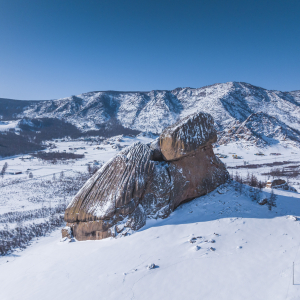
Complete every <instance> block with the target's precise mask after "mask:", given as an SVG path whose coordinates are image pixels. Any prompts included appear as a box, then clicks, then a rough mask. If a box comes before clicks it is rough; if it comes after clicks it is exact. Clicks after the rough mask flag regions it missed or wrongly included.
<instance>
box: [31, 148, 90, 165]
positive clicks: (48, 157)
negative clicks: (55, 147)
mask: <svg viewBox="0 0 300 300" xmlns="http://www.w3.org/2000/svg"><path fill="white" fill-rule="evenodd" d="M31 156H34V157H36V158H38V159H42V160H45V161H50V162H52V163H56V162H57V161H58V160H68V159H79V158H83V157H84V154H76V153H72V152H59V151H53V152H37V153H31Z"/></svg>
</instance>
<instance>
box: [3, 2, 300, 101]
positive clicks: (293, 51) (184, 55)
mask: <svg viewBox="0 0 300 300" xmlns="http://www.w3.org/2000/svg"><path fill="white" fill-rule="evenodd" d="M227 81H244V82H248V83H251V84H254V85H258V86H262V87H264V88H267V89H277V90H283V91H291V90H297V89H300V1H299V0H281V1H279V0H269V1H267V0H236V1H233V0H206V1H202V0H198V1H195V0H182V1H177V0H158V1H157V0H147V1H144V0H136V1H132V0H118V1H117V0H105V1H102V0H98V1H92V0H81V1H79V0H26V1H25V0H0V97H1V98H11V99H28V100H31V99H32V100H34V99H55V98H62V97H67V96H71V95H76V94H80V93H84V92H89V91H101V90H120V91H149V90H153V89H174V88H176V87H201V86H204V85H209V84H213V83H217V82H227Z"/></svg>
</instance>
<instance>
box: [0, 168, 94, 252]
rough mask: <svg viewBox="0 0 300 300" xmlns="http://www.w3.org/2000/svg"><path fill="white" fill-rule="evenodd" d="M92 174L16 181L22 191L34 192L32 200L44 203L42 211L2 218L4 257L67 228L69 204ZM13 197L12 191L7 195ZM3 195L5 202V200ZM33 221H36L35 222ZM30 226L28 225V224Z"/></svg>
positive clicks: (0, 233) (0, 240)
mask: <svg viewBox="0 0 300 300" xmlns="http://www.w3.org/2000/svg"><path fill="white" fill-rule="evenodd" d="M90 176H91V174H90V173H88V172H85V173H81V172H76V173H75V175H74V173H73V176H67V175H66V174H65V173H64V172H63V171H62V172H61V173H60V174H59V176H57V177H56V176H53V177H52V179H39V180H36V181H26V182H20V181H18V182H15V181H14V182H12V184H21V185H22V186H21V187H19V191H20V193H22V189H27V190H30V191H32V196H30V197H29V198H27V199H28V201H30V202H33V203H36V204H41V208H39V209H34V210H29V211H17V212H9V213H5V214H1V215H0V225H1V224H5V225H4V226H3V225H2V229H1V230H0V255H6V254H9V253H11V252H13V251H14V250H15V249H21V250H22V249H25V248H26V247H27V246H28V245H30V243H31V241H32V240H33V239H34V238H38V237H42V236H45V235H47V234H49V233H51V232H52V231H53V230H56V229H57V228H59V227H61V226H63V224H64V220H63V213H64V211H65V208H66V204H67V203H68V202H69V201H70V200H71V199H72V197H74V195H75V194H76V193H77V192H78V190H79V189H80V188H81V187H82V185H83V184H84V183H85V182H86V181H87V180H88V179H89V178H90ZM7 197H8V199H9V198H10V197H11V192H9V194H8V195H7ZM4 198H5V195H4V194H3V193H2V200H3V201H5V199H4ZM33 221H36V222H35V223H34V222H33ZM25 223H27V224H25Z"/></svg>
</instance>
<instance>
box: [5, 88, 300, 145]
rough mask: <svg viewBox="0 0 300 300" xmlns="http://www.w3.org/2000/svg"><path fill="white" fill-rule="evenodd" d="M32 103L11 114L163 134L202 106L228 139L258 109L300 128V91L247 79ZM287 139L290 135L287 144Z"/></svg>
mask: <svg viewBox="0 0 300 300" xmlns="http://www.w3.org/2000/svg"><path fill="white" fill-rule="evenodd" d="M12 101H17V100H12ZM19 101H22V100H19ZM27 103H28V105H25V104H24V105H21V107H19V108H18V109H17V108H16V112H15V113H14V114H11V115H12V116H14V118H16V119H22V118H24V117H26V118H58V119H63V120H65V121H66V122H69V123H71V124H73V125H75V126H76V127H78V128H79V129H80V130H81V131H88V130H97V129H98V128H99V127H101V126H103V124H105V123H106V122H108V121H109V120H111V119H116V120H117V121H118V122H119V123H120V124H121V125H122V126H124V127H125V128H130V129H134V130H140V131H144V132H146V131H149V132H153V133H161V132H162V130H163V129H164V128H166V127H167V126H169V125H171V124H173V123H175V122H177V121H178V120H180V119H182V118H184V117H186V116H188V115H190V114H192V113H196V112H199V111H203V112H205V113H210V114H211V115H212V116H213V118H214V120H215V127H216V129H217V131H218V133H219V142H221V141H222V140H223V141H224V140H225V139H222V138H223V137H224V136H225V135H227V136H228V130H230V128H232V127H233V126H237V125H239V124H241V123H243V122H244V121H245V120H246V119H247V118H248V117H249V116H250V115H252V114H256V113H258V112H262V113H264V114H266V115H268V116H270V117H273V118H275V119H276V120H277V121H278V122H281V123H283V124H284V126H285V125H286V126H288V127H289V128H292V129H293V130H297V131H300V91H299V90H296V91H292V92H281V91H276V90H267V89H264V88H261V87H257V86H254V85H251V84H249V83H245V82H227V83H216V84H213V85H209V86H204V87H201V88H190V87H185V88H176V89H173V90H152V91H150V92H147V91H135V92H131V91H123V92H122V91H94V92H87V93H83V94H80V95H76V96H75V95H73V96H70V97H66V98H62V99H57V100H41V101H38V100H37V101H34V102H33V101H29V102H27ZM2 106H3V105H2ZM0 108H1V99H0ZM0 115H2V110H0ZM258 116H259V115H258ZM5 118H7V116H2V119H5ZM287 130H288V129H287ZM276 139H278V137H277V138H276ZM241 140H243V139H241ZM281 142H283V141H281ZM287 142H289V138H287V140H286V141H285V142H284V143H287ZM262 144H265V143H262Z"/></svg>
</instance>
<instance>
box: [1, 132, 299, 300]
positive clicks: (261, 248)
mask: <svg viewBox="0 0 300 300" xmlns="http://www.w3.org/2000/svg"><path fill="white" fill-rule="evenodd" d="M136 140H137V139H133V138H123V142H120V144H123V145H126V144H131V143H133V142H135V141H136ZM150 140H151V139H149V138H146V137H140V141H144V142H148V141H150ZM82 143H83V142H61V143H57V145H58V149H59V150H60V151H62V150H64V149H68V148H69V147H75V146H79V145H81V146H82V145H84V146H85V147H86V150H80V151H79V150H78V151H77V152H76V153H81V152H82V153H83V152H88V154H86V157H85V158H84V159H82V160H78V161H76V162H74V164H73V165H54V166H53V165H43V164H41V163H39V162H38V161H36V162H33V161H32V162H29V161H28V162H27V161H25V162H23V161H21V160H19V158H18V157H14V160H12V158H8V159H6V160H3V161H1V162H0V164H3V163H4V162H5V161H7V162H8V164H9V166H11V168H18V169H22V170H26V169H27V168H32V169H33V173H34V178H35V177H38V176H45V175H47V174H48V176H52V175H51V174H52V173H54V172H57V173H58V174H59V172H60V170H63V169H65V170H67V169H69V170H70V169H71V170H70V172H73V171H76V170H85V169H86V165H85V164H86V163H87V162H89V161H93V160H94V159H98V160H103V161H107V160H108V159H110V158H111V157H112V156H113V155H115V154H116V153H117V152H116V150H115V149H113V148H112V147H111V145H106V146H103V147H104V148H105V149H106V150H96V149H95V147H96V146H95V145H94V146H89V145H88V144H82ZM94 149H95V150H94ZM56 150H57V149H56ZM214 151H215V152H219V153H224V154H227V155H228V158H226V159H223V161H224V162H225V163H226V164H227V166H235V165H242V164H243V162H244V161H249V163H257V164H263V163H266V162H272V161H290V162H295V161H300V155H299V153H297V149H294V148H283V147H281V148H280V147H277V148H268V149H266V151H265V154H266V155H265V156H262V157H258V156H255V155H254V154H255V153H256V152H257V151H258V149H256V148H255V147H251V145H249V147H248V149H245V148H244V147H240V146H239V145H237V144H231V145H228V146H221V147H218V148H216V149H214ZM272 152H280V153H281V154H282V155H281V156H278V157H272V156H270V155H269V154H270V153H272ZM291 152H293V153H291ZM232 153H236V154H237V155H239V156H242V159H238V160H237V159H233V158H232V156H231V155H232ZM39 164H40V165H39ZM269 169H270V168H268V167H266V168H265V169H264V168H262V169H257V170H256V169H255V170H253V171H254V172H256V173H255V174H256V175H258V177H259V176H260V178H261V179H265V178H264V176H261V175H260V173H261V172H263V171H266V170H269ZM239 171H241V172H245V174H244V175H246V169H245V170H239ZM250 171H252V170H250ZM229 172H230V173H231V169H229ZM234 172H235V170H234ZM9 176H10V177H11V178H13V175H9ZM20 176H24V179H25V177H26V176H25V174H23V175H20ZM4 180H6V179H4ZM298 183H299V178H296V179H293V180H292V185H293V186H294V187H295V188H297V189H298V187H299V186H298ZM1 190H2V194H1V196H2V199H4V198H3V197H7V198H5V199H6V201H5V202H0V204H1V205H0V209H1V211H0V213H4V212H8V211H14V210H21V209H23V210H26V209H32V208H34V204H32V203H30V202H26V197H24V195H23V196H22V193H21V194H18V193H17V189H16V186H15V187H14V190H13V189H12V188H11V189H9V187H8V186H7V187H4V188H1ZM13 192H15V193H14V194H13V197H11V198H9V195H12V193H13ZM269 193H270V190H269V189H264V190H263V192H262V196H266V197H268V196H269ZM275 193H276V194H277V195H278V200H277V208H274V209H273V210H272V211H271V212H270V211H269V210H268V208H267V207H266V206H260V205H258V204H257V203H255V202H253V201H251V199H250V194H251V192H250V188H249V187H245V188H244V192H243V194H242V195H240V192H239V190H235V187H234V185H232V184H229V185H225V186H223V187H220V188H218V189H217V190H215V191H214V192H212V193H210V194H208V195H206V196H203V197H200V198H197V199H194V200H193V201H191V202H189V203H186V204H183V205H181V206H180V207H179V208H178V209H176V210H175V211H174V212H173V213H172V214H171V216H170V217H169V218H167V219H165V220H150V219H149V220H148V221H147V224H146V226H145V227H143V228H142V229H141V230H140V231H138V232H136V233H134V234H132V235H131V236H127V237H123V238H117V239H113V238H108V239H105V240H101V241H86V242H71V243H68V242H60V238H61V234H60V230H57V231H56V232H54V233H52V234H51V235H50V236H49V237H44V238H41V239H39V240H35V241H34V242H33V243H32V245H31V246H29V247H28V248H27V249H26V250H24V251H15V252H14V253H13V254H11V255H9V256H5V257H1V258H0V282H1V285H0V286H1V288H0V299H5V300H6V299H9V300H14V299H15V300H19V299H26V300H27V299H30V300H40V299H43V300H44V299H45V300H47V299H59V300H60V299H74V300H77V299H209V300H211V299H218V300H219V299H234V300H235V299H236V300H240V299H249V300H250V299H251V300H253V299H264V300H266V299H272V300H274V299H278V300H279V299H299V297H300V296H299V295H300V249H299V246H300V235H299V230H300V225H299V224H300V223H299V220H297V221H294V220H293V219H292V218H290V217H289V216H290V215H292V216H296V217H300V194H298V193H293V192H287V191H282V190H275ZM0 201H2V200H0ZM30 205H31V206H30ZM22 206H23V208H22ZM193 238H195V239H193ZM191 240H192V241H194V242H190V241H191ZM212 240H214V241H215V243H212V242H211V241H212ZM210 248H213V249H210ZM213 250H214V251H213ZM293 262H294V263H295V285H292V267H293ZM152 263H154V264H155V265H156V266H157V267H155V268H154V269H150V270H149V269H148V268H147V267H148V266H149V265H151V264H152Z"/></svg>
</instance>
